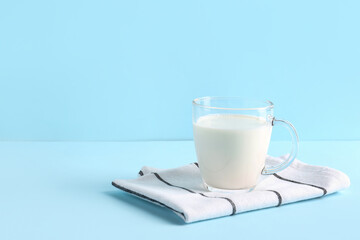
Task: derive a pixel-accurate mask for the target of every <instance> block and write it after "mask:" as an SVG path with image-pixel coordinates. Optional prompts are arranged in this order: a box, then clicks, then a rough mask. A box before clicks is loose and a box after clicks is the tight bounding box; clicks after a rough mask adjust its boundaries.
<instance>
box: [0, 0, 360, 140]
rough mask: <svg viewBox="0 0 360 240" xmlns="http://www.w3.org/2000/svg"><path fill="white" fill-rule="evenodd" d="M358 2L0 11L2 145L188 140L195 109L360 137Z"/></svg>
mask: <svg viewBox="0 0 360 240" xmlns="http://www.w3.org/2000/svg"><path fill="white" fill-rule="evenodd" d="M359 10H360V3H359V1H350V0H348V1H346V0H345V1H344V0H343V1H265V0H264V1H194V0H191V1H116V0H112V1H110V0H109V1H69V0H65V1H37V0H34V1H1V2H0V140H151V139H153V140H170V139H191V138H192V126H191V100H192V99H193V98H195V97H200V96H206V95H221V96H243V97H251V98H264V99H270V100H272V101H273V102H274V103H275V105H276V108H275V111H276V112H275V114H276V115H277V116H278V117H282V118H286V119H288V120H290V121H291V122H293V123H294V125H295V126H296V127H297V129H298V131H299V133H300V138H301V139H302V140H323V139H330V140H336V139H340V140H354V139H359V136H360V127H359V120H360V111H359V110H358V108H359V100H360V97H359V88H360V78H359V73H360V67H359V66H360V44H359V43H360V31H359V25H360V24H359V23H360V14H359V12H360V11H359Z"/></svg>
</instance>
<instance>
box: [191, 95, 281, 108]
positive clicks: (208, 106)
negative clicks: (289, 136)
mask: <svg viewBox="0 0 360 240" xmlns="http://www.w3.org/2000/svg"><path fill="white" fill-rule="evenodd" d="M206 99H214V100H221V99H227V100H231V99H236V100H243V101H253V102H258V103H260V104H261V103H262V104H266V106H264V107H245V108H244V107H241V108H227V107H215V106H210V105H206V104H200V103H199V102H200V101H203V100H206ZM192 103H193V104H194V105H196V106H199V107H203V108H211V109H222V110H266V109H271V108H273V107H274V103H272V102H271V101H270V100H258V99H250V98H242V97H217V96H214V97H210V96H207V97H199V98H195V99H194V100H193V101H192Z"/></svg>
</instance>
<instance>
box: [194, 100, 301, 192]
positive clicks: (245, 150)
mask: <svg viewBox="0 0 360 240" xmlns="http://www.w3.org/2000/svg"><path fill="white" fill-rule="evenodd" d="M276 125H281V126H284V127H286V128H287V129H288V130H289V133H290V135H291V137H292V150H291V152H290V154H289V156H288V158H287V159H286V160H285V161H284V162H282V163H281V164H279V165H278V166H272V167H265V159H266V155H267V151H268V147H269V143H270V138H271V131H272V127H273V126H276ZM193 132H194V142H195V148H196V155H197V160H198V164H199V168H200V172H201V176H202V178H203V182H204V185H205V186H206V187H207V189H209V190H211V191H214V190H215V191H216V190H225V191H228V190H245V191H249V190H251V189H253V188H254V187H255V186H256V184H257V182H258V181H259V179H260V176H261V175H270V174H274V173H276V172H278V171H281V170H283V169H285V168H286V167H288V166H289V165H290V164H291V163H292V161H293V160H294V159H295V157H296V155H297V152H298V136H297V133H296V130H295V128H294V126H293V125H292V124H291V123H289V122H287V121H285V120H279V119H275V117H274V104H273V103H272V102H270V101H258V100H247V99H242V98H239V97H202V98H196V99H194V100H193Z"/></svg>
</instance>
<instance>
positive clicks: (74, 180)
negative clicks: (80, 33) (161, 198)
mask: <svg viewBox="0 0 360 240" xmlns="http://www.w3.org/2000/svg"><path fill="white" fill-rule="evenodd" d="M271 147H272V150H271V152H282V151H283V149H284V143H283V142H274V143H273V144H272V146H271ZM300 147H301V152H300V155H299V159H300V160H302V161H304V162H307V163H310V164H316V165H326V166H329V167H332V168H336V169H338V170H341V171H343V172H345V173H347V174H348V175H349V177H350V179H351V182H352V185H351V187H350V188H349V189H347V190H344V191H342V192H340V193H337V194H332V195H329V196H326V197H324V198H321V199H315V200H310V201H304V202H300V203H294V204H288V205H283V206H281V207H279V208H269V209H264V210H259V211H252V212H248V213H244V214H238V215H235V216H232V217H224V218H218V219H214V220H209V221H202V222H198V223H193V224H184V223H183V221H182V220H181V219H180V218H179V217H178V216H176V215H175V214H174V213H172V212H171V211H169V210H167V209H164V208H161V207H159V206H155V205H153V204H151V203H148V202H145V201H142V200H140V199H138V198H135V197H132V196H130V195H128V194H126V193H124V192H121V191H120V190H118V189H116V188H114V187H113V186H111V181H112V180H114V179H115V178H124V179H126V178H134V177H136V176H137V172H138V171H139V169H140V168H141V167H142V166H143V165H148V166H154V167H158V168H170V167H177V166H181V165H184V164H187V163H190V162H194V161H195V152H194V146H193V142H191V141H184V142H176V141H173V142H122V143H114V142H107V143H106V142H102V143H96V142H91V143H89V142H77V143H69V142H68V143H55V142H52V143H49V142H18V143H15V142H2V143H0V158H1V160H2V161H1V167H0V189H1V197H0V239H2V240H8V239H37V240H40V239H54V240H55V239H69V240H71V239H89V240H90V239H145V238H146V239H174V240H176V239H181V240H184V239H209V240H210V239H219V237H221V239H278V240H282V239H284V240H285V239H286V240H288V239H301V240H304V239H357V237H358V231H357V229H358V218H359V215H360V207H359V204H358V201H359V198H360V194H359V192H360V188H359V183H360V178H359V173H358V171H359V167H360V161H359V155H360V142H359V141H348V142H319V141H317V142H302V143H301V144H300Z"/></svg>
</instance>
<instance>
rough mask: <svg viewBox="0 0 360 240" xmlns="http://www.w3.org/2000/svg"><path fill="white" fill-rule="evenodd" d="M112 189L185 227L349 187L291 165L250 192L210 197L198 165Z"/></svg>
mask: <svg viewBox="0 0 360 240" xmlns="http://www.w3.org/2000/svg"><path fill="white" fill-rule="evenodd" d="M285 158H286V156H282V157H279V158H275V157H270V156H268V157H267V161H266V162H267V163H270V165H277V164H279V162H281V161H284V159H285ZM112 184H113V185H114V186H115V187H117V188H119V189H121V190H123V191H125V192H128V193H130V194H132V195H134V196H137V197H140V198H142V199H144V200H147V201H150V202H152V203H155V204H157V205H160V206H162V207H166V208H168V209H170V210H172V211H173V212H174V213H176V214H177V215H178V216H180V217H181V218H182V219H183V220H184V221H185V222H187V223H189V222H195V221H200V220H205V219H211V218H217V217H222V216H227V215H234V214H237V213H242V212H246V211H251V210H256V209H261V208H267V207H279V206H281V205H283V204H287V203H292V202H298V201H301V200H306V199H311V198H317V197H323V196H325V195H328V194H331V193H334V192H336V191H339V190H341V189H344V188H347V187H349V186H350V180H349V178H348V176H347V175H346V174H344V173H342V172H340V171H338V170H335V169H332V168H329V167H321V166H313V165H309V164H305V163H303V162H301V161H299V160H294V162H293V163H292V164H291V165H290V166H289V167H288V168H286V169H285V170H283V171H281V172H278V173H275V174H273V175H269V176H267V177H265V178H264V179H263V180H262V181H260V183H259V184H258V185H257V186H256V188H255V189H254V190H253V191H251V192H239V191H238V192H236V191H233V192H210V191H208V190H207V189H206V188H205V187H204V185H203V182H202V179H201V175H200V171H199V168H198V165H197V163H192V164H188V165H185V166H182V167H178V168H173V169H166V170H161V169H156V168H151V167H143V168H142V169H141V170H140V172H139V177H138V178H136V179H131V180H115V181H113V182H112Z"/></svg>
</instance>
